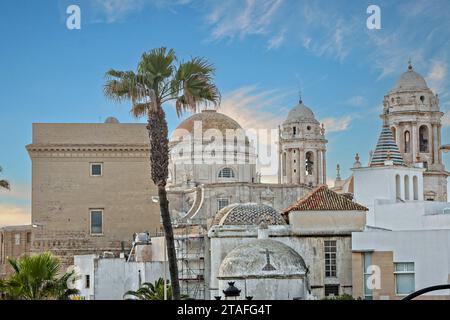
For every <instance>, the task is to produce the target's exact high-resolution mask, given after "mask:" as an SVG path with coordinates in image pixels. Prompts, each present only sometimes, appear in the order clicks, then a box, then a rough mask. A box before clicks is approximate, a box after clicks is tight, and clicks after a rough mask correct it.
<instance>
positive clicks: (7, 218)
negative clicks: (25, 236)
mask: <svg viewBox="0 0 450 320" xmlns="http://www.w3.org/2000/svg"><path fill="white" fill-rule="evenodd" d="M30 223H31V214H30V209H29V208H26V207H19V206H14V205H7V204H0V227H3V226H14V225H22V224H30Z"/></svg>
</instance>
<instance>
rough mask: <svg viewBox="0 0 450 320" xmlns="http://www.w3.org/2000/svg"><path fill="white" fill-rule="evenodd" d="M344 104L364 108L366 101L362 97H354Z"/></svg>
mask: <svg viewBox="0 0 450 320" xmlns="http://www.w3.org/2000/svg"><path fill="white" fill-rule="evenodd" d="M345 104H346V105H349V106H351V107H364V106H366V105H367V99H366V98H364V97H363V96H354V97H351V98H349V99H348V100H347V101H345Z"/></svg>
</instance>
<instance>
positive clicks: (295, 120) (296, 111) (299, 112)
mask: <svg viewBox="0 0 450 320" xmlns="http://www.w3.org/2000/svg"><path fill="white" fill-rule="evenodd" d="M279 131H280V134H279V144H280V147H279V152H280V154H279V162H280V163H279V166H278V181H279V183H286V184H306V185H309V186H317V185H323V184H326V181H327V175H326V144H327V142H328V141H327V140H326V139H325V128H324V127H323V125H322V126H321V125H320V123H319V122H318V121H317V120H316V118H315V116H314V113H313V112H312V110H311V109H310V108H308V107H307V106H306V105H305V104H304V103H303V101H302V100H301V99H300V101H299V104H298V105H297V106H295V107H294V108H293V109H292V110H291V111H290V112H289V114H288V117H287V119H286V120H285V121H284V122H283V124H282V125H281V126H280V128H279Z"/></svg>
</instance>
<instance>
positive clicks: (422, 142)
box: [419, 125, 430, 152]
mask: <svg viewBox="0 0 450 320" xmlns="http://www.w3.org/2000/svg"><path fill="white" fill-rule="evenodd" d="M429 131H430V130H428V126H427V125H422V126H420V128H419V150H420V152H430V133H429Z"/></svg>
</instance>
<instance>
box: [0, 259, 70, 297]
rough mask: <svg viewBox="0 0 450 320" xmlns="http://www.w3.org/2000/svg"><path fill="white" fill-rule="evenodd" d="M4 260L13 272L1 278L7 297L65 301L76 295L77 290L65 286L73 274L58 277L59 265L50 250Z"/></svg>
mask: <svg viewBox="0 0 450 320" xmlns="http://www.w3.org/2000/svg"><path fill="white" fill-rule="evenodd" d="M8 261H9V264H10V265H11V267H12V268H13V270H14V274H13V275H11V276H10V277H9V278H8V279H6V280H4V281H2V283H1V286H0V287H1V288H0V289H1V291H2V292H3V293H4V294H5V295H6V298H7V299H13V300H46V299H61V300H66V299H69V297H70V296H71V295H74V294H78V290H76V289H72V288H69V287H68V283H69V280H70V279H71V278H72V277H74V276H75V274H74V272H73V271H72V272H69V273H65V274H63V275H62V276H61V277H59V276H58V274H59V273H60V270H61V264H60V262H59V260H58V258H56V257H54V256H53V255H52V254H51V253H48V252H46V253H42V254H39V255H36V256H22V257H21V258H19V259H9V260H8Z"/></svg>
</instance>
